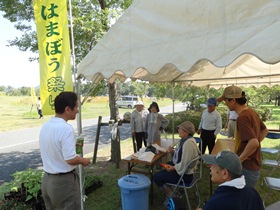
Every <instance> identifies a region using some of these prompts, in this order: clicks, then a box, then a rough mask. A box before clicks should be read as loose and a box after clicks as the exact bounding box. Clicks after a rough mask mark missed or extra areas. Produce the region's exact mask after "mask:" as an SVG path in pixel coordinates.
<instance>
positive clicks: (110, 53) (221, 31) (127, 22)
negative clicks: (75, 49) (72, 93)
mask: <svg viewBox="0 0 280 210" xmlns="http://www.w3.org/2000/svg"><path fill="white" fill-rule="evenodd" d="M279 37H280V1H279V0H246V1H241V0H236V1H230V0H209V1H206V0H196V1H193V0H184V1H182V0H172V1H171V0H149V1H141V0H135V1H134V2H133V3H132V5H131V6H130V7H129V8H128V9H127V10H126V11H125V13H124V14H123V15H122V16H121V17H120V18H119V19H118V21H117V22H116V23H115V24H114V25H113V26H112V27H111V28H110V30H109V31H108V32H107V33H106V34H105V35H104V36H103V38H102V39H101V40H100V41H99V42H98V43H97V44H96V46H95V47H94V48H93V49H92V50H91V51H90V52H89V53H88V55H87V56H86V57H85V58H84V59H83V60H82V61H81V62H80V63H79V65H78V78H86V79H88V80H92V81H93V82H95V83H97V82H99V81H100V80H102V79H107V80H108V81H109V82H114V81H115V80H116V79H119V80H121V81H125V80H126V79H127V78H131V79H132V80H137V79H140V80H143V81H149V82H182V83H186V85H196V86H207V85H208V86H213V87H219V86H223V85H231V84H236V85H249V84H254V85H261V84H266V85H273V84H277V83H279V80H280V69H279V67H280V64H278V62H279V60H280V39H279Z"/></svg>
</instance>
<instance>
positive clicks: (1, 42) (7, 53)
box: [0, 12, 40, 88]
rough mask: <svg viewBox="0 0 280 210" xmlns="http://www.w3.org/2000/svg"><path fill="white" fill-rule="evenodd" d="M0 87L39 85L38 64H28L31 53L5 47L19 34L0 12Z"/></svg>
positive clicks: (32, 55)
mask: <svg viewBox="0 0 280 210" xmlns="http://www.w3.org/2000/svg"><path fill="white" fill-rule="evenodd" d="M0 25H1V33H0V61H1V66H0V71H1V76H0V86H2V85H4V86H8V85H10V86H12V87H15V88H18V87H22V86H25V87H31V86H38V85H39V84H40V72H39V63H38V62H29V61H28V58H29V57H34V54H32V53H31V52H21V51H19V50H18V48H17V47H6V45H7V44H8V42H7V40H12V39H14V38H15V37H17V36H18V37H20V36H21V32H19V31H17V30H16V29H15V28H14V25H13V24H12V23H11V22H9V21H8V20H7V19H5V18H3V13H1V12H0Z"/></svg>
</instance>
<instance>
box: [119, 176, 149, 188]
mask: <svg viewBox="0 0 280 210" xmlns="http://www.w3.org/2000/svg"><path fill="white" fill-rule="evenodd" d="M118 184H119V186H120V187H121V188H123V189H127V190H140V189H144V188H148V187H149V186H150V185H151V181H150V179H149V178H148V177H146V176H145V175H142V174H129V175H126V176H124V177H122V178H120V179H119V180H118Z"/></svg>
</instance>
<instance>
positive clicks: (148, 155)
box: [138, 151, 155, 162]
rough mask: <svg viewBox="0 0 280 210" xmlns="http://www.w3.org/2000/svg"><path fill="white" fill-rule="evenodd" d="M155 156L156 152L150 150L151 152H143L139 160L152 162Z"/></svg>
mask: <svg viewBox="0 0 280 210" xmlns="http://www.w3.org/2000/svg"><path fill="white" fill-rule="evenodd" d="M154 156H155V154H154V153H152V152H150V151H149V152H143V153H142V154H140V155H139V156H138V160H142V161H147V162H152V160H153V158H154Z"/></svg>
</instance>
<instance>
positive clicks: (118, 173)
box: [85, 136, 280, 210]
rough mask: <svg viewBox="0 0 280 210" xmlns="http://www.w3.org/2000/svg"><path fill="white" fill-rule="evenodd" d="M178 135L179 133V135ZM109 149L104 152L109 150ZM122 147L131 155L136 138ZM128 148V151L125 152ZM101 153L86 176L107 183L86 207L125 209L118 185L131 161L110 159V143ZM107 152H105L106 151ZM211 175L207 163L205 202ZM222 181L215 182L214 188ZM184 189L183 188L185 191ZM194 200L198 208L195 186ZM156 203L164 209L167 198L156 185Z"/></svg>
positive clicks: (156, 209) (155, 208) (273, 197)
mask: <svg viewBox="0 0 280 210" xmlns="http://www.w3.org/2000/svg"><path fill="white" fill-rule="evenodd" d="M176 137H177V136H176ZM269 141H270V140H268V139H265V140H264V141H263V143H262V144H263V146H267V142H269ZM106 150H107V152H104V151H106ZM121 150H122V158H124V157H126V156H128V154H127V151H130V153H129V154H132V153H133V148H132V141H131V139H127V140H124V141H122V142H121ZM124 150H125V151H126V153H125V152H124ZM99 152H100V153H99ZM99 152H98V154H97V156H98V159H97V162H96V164H93V165H90V166H89V167H85V174H86V176H90V175H91V174H98V175H99V176H100V177H101V180H102V181H103V183H104V185H103V187H101V188H98V189H97V190H95V191H94V192H93V193H91V194H89V195H88V199H87V200H86V203H85V207H86V209H96V210H103V209H106V210H121V209H122V203H121V192H120V188H119V186H118V179H120V178H121V177H123V176H125V175H126V171H127V164H126V163H124V162H122V163H121V164H120V168H118V169H117V168H116V164H115V163H112V162H108V159H109V154H110V147H107V148H104V149H102V151H99ZM104 153H105V154H107V155H103V154H104ZM264 158H273V157H272V156H271V155H267V154H265V155H264ZM266 170H267V167H263V168H262V169H261V178H260V179H259V181H258V183H257V186H256V190H257V191H258V192H259V193H260V196H261V198H264V196H265V195H266V193H267V192H268V187H267V186H266V185H264V186H261V180H262V179H263V176H264V174H265V172H266ZM273 177H280V169H278V170H276V171H275V172H274V173H273ZM209 186H210V176H209V168H207V167H206V166H205V165H203V178H202V179H201V180H200V181H199V182H198V187H199V192H200V195H201V200H202V202H205V201H207V200H208V199H209V198H210V187H209ZM217 186H218V185H217V184H213V192H214V190H215V189H216V187H217ZM182 193H183V192H182ZM189 196H190V201H191V204H192V208H193V209H195V208H196V205H197V199H196V197H195V193H194V190H193V189H191V190H189ZM153 198H154V203H153V205H150V209H151V210H163V209H165V208H164V207H163V205H162V204H163V202H164V200H165V196H164V193H163V192H162V191H161V190H160V189H159V188H158V187H157V186H156V185H154V196H153ZM279 198H280V192H279V191H272V193H271V194H270V196H269V198H267V200H266V206H268V205H269V204H272V203H274V202H276V201H278V200H279Z"/></svg>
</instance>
